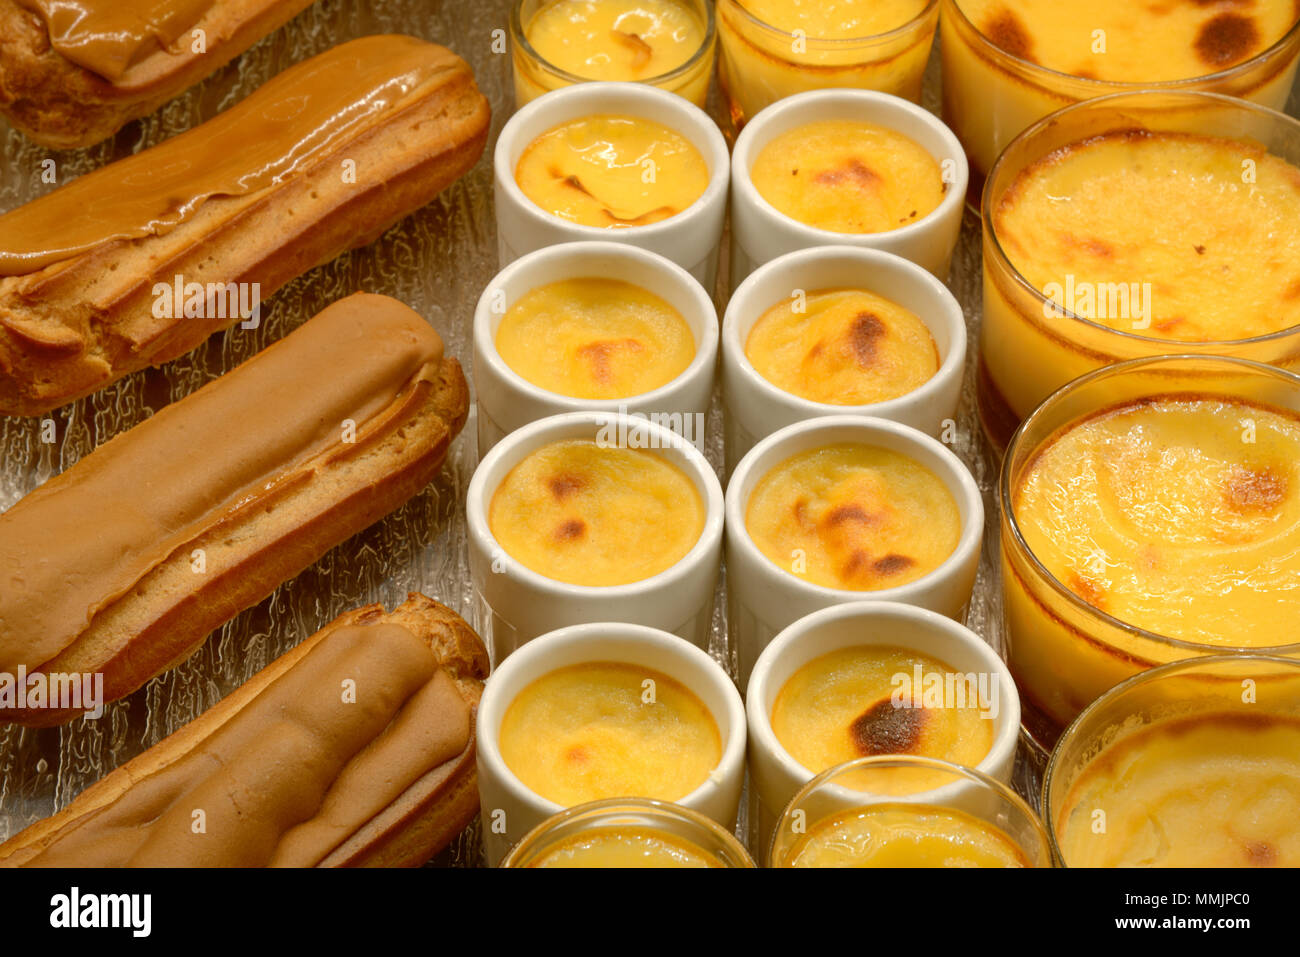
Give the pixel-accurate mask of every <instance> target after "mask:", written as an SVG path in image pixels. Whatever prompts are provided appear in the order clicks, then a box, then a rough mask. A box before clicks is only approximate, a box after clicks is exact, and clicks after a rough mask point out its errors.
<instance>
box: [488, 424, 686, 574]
mask: <svg viewBox="0 0 1300 957" xmlns="http://www.w3.org/2000/svg"><path fill="white" fill-rule="evenodd" d="M488 525H489V528H490V530H491V532H492V535H493V537H494V538H496V540H497V542H499V543H500V545H501V547H502V548H503V549H505V551H506V553H507V554H508V555H510V556H511V557H512V558H514V559H515V560H516V561H518V562H519V563H520V564H522V565H523V566H524V567H526V568H530V569H532V570H533V571H535V572H537V573H538V574H541V575H545V576H546V577H547V578H552V579H555V580H556V581H562V582H567V583H569V584H572V585H592V586H608V585H624V584H628V583H630V582H636V581H641V580H643V579H646V578H650V577H651V576H653V575H657V574H659V573H660V572H662V571H665V570H667V569H669V568H671V567H672V566H673V565H675V564H677V562H679V561H680V560H681V559H682V558H684V557H685V556H686V554H687V553H688V552H689V551H690V550H691V549H692V548H694V547H695V543H696V542H697V541H699V538H700V534H701V533H702V532H703V531H704V501H703V499H702V498H701V497H700V493H699V490H698V489H696V487H695V483H694V482H692V481H691V479H690V478H689V477H688V476H687V475H686V473H685V472H683V471H682V470H681V469H679V468H678V467H677V466H676V465H674V464H672V463H671V462H669V461H667V460H666V459H664V458H662V457H661V456H659V455H656V454H655V453H654V452H650V451H646V450H644V449H625V448H614V447H610V448H603V447H601V446H600V445H599V444H598V443H597V442H596V441H595V440H592V439H566V440H562V441H558V442H552V443H551V444H549V445H545V446H543V447H542V448H540V449H537V450H536V451H534V452H532V453H531V454H529V455H528V456H527V457H525V458H524V459H523V461H521V462H520V463H519V464H518V465H516V466H515V467H514V468H513V469H511V470H510V472H509V474H508V475H506V477H505V479H504V480H503V481H502V483H501V485H500V486H499V487H498V488H497V490H496V492H495V493H494V494H493V496H492V501H491V504H490V506H489V509H488Z"/></svg>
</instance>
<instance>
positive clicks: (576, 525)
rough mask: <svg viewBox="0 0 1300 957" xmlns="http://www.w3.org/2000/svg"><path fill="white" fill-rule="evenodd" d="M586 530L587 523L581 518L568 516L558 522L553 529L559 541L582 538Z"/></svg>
mask: <svg viewBox="0 0 1300 957" xmlns="http://www.w3.org/2000/svg"><path fill="white" fill-rule="evenodd" d="M586 531H587V525H586V523H585V522H583V521H582V520H581V519H578V518H570V519H567V520H565V521H563V522H561V523H560V524H559V527H557V528H556V529H555V537H556V539H557V540H559V541H561V542H572V541H574V540H576V539H579V538H582V536H583V535H584V534H585V533H586Z"/></svg>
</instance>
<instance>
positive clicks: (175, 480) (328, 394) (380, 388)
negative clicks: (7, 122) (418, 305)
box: [0, 295, 442, 672]
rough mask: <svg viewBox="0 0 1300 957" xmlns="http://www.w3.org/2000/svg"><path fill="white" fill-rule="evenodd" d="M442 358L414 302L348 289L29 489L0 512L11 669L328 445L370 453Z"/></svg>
mask: <svg viewBox="0 0 1300 957" xmlns="http://www.w3.org/2000/svg"><path fill="white" fill-rule="evenodd" d="M363 360H364V361H363ZM441 361H442V341H441V339H440V338H439V337H438V334H437V333H436V332H434V331H433V329H432V328H431V327H430V326H429V325H428V324H427V323H425V322H424V320H423V319H422V318H421V317H420V316H419V315H418V314H416V313H415V312H413V311H412V310H411V309H408V308H407V307H405V306H403V305H402V304H401V303H399V302H397V301H396V300H393V299H388V298H386V297H381V296H367V295H358V296H353V297H349V298H348V299H344V300H341V301H340V302H338V303H335V304H334V305H332V306H330V307H329V308H327V309H325V310H324V311H322V312H321V313H320V314H318V315H317V316H316V317H315V318H313V319H312V320H310V321H309V322H307V323H305V324H304V325H302V326H301V327H300V328H299V329H297V330H296V331H294V332H293V333H291V334H290V335H289V336H288V337H287V338H286V339H285V340H283V341H282V342H280V343H277V344H276V345H273V346H271V347H270V348H269V349H267V350H266V351H264V352H263V353H261V354H260V355H259V356H258V357H257V358H255V359H254V360H252V361H250V362H247V363H245V364H244V365H241V366H239V367H238V368H237V369H235V370H234V371H232V372H230V373H228V374H227V375H225V376H223V377H221V378H220V379H218V380H216V381H214V382H212V383H210V384H208V385H207V386H205V387H204V388H203V389H201V390H199V391H198V392H196V393H194V394H193V395H191V396H189V397H188V398H187V399H186V400H185V401H184V402H181V403H177V404H173V405H170V406H168V407H167V408H165V409H163V410H162V411H160V412H158V413H156V414H155V415H154V416H153V417H152V418H150V419H147V420H146V421H144V422H143V423H141V424H140V425H138V426H137V427H135V428H134V429H132V430H130V431H129V432H126V433H123V434H121V435H119V436H117V437H115V438H114V439H112V440H111V441H109V442H107V443H105V444H104V445H102V446H100V447H99V448H98V449H96V450H95V451H94V452H92V453H91V454H90V455H88V456H87V457H86V458H84V459H82V460H81V461H80V462H79V463H78V464H77V465H75V466H73V467H72V468H70V469H69V470H67V471H66V472H64V473H62V474H61V475H58V476H56V477H54V478H52V479H50V480H49V481H48V482H46V483H45V484H44V485H42V486H41V487H39V488H38V489H36V490H35V491H34V492H32V493H31V494H29V495H27V496H26V497H24V498H23V499H21V500H20V501H19V502H18V503H17V504H16V505H14V506H13V507H12V508H10V509H9V510H8V511H6V512H4V513H3V514H0V582H4V584H5V587H4V589H3V590H2V591H0V670H6V671H11V672H12V671H13V670H14V669H16V668H17V666H19V665H24V666H26V667H28V668H29V669H30V668H34V667H36V666H39V665H41V664H43V663H45V662H47V661H49V660H50V659H52V658H54V656H55V655H57V654H58V653H59V652H60V651H62V650H63V648H64V647H65V643H66V642H67V641H68V640H69V638H70V637H71V638H74V639H75V636H76V635H78V634H79V633H80V632H81V631H82V630H83V629H84V628H85V627H86V625H87V624H88V623H89V621H90V620H91V618H92V617H93V616H94V615H95V613H96V612H97V611H98V610H100V609H101V608H103V607H105V606H106V605H108V604H110V603H112V602H113V601H114V600H116V599H117V598H119V597H121V596H123V595H124V594H126V593H128V592H129V591H130V590H131V588H132V587H134V586H135V584H136V583H137V582H138V581H140V579H141V578H142V577H143V576H144V575H145V574H146V573H147V572H148V571H149V570H150V569H152V568H154V567H155V566H157V565H159V564H160V563H161V562H163V561H165V560H166V559H167V558H168V557H169V556H170V555H171V554H172V553H173V551H174V550H175V549H176V548H178V547H179V546H181V545H183V544H184V543H185V542H187V541H189V540H190V539H191V537H192V536H193V535H194V534H195V532H196V531H197V530H198V529H200V528H203V527H208V526H209V525H211V524H212V523H213V522H214V516H216V517H218V518H219V517H220V516H221V515H222V514H223V513H224V514H226V515H232V514H234V513H235V512H237V511H238V510H241V509H250V508H257V507H261V506H260V504H259V503H260V502H261V501H262V500H263V499H267V498H270V499H272V500H273V499H274V497H275V495H276V492H277V490H279V489H283V488H288V487H293V486H294V485H296V484H299V483H303V482H310V481H311V480H312V474H313V473H312V469H311V468H310V467H309V466H310V463H311V462H312V461H313V460H316V459H318V458H319V457H320V456H322V455H326V454H328V455H331V456H333V457H335V458H342V457H345V456H352V455H358V454H364V452H365V450H366V448H367V447H368V436H369V435H371V434H372V433H373V432H374V431H375V430H376V429H377V428H378V427H379V426H380V425H381V424H382V423H383V422H384V421H385V420H386V419H387V418H388V417H389V416H391V415H396V414H400V413H401V410H402V409H403V407H404V405H405V404H406V402H407V401H408V400H410V399H411V398H413V397H416V396H417V394H418V393H420V389H421V384H422V383H433V382H435V381H436V379H437V376H438V371H439V367H440V365H441ZM347 420H351V421H352V422H353V423H355V427H356V441H355V442H353V443H348V444H344V443H343V442H342V438H343V431H342V430H343V428H344V423H345V421H347ZM200 445H201V446H202V447H203V448H206V449H208V450H209V451H208V453H207V454H199V452H198V448H199V446H200ZM178 450H182V451H187V453H188V454H178ZM88 516H93V517H94V522H95V534H94V535H87V534H86V522H87V519H88ZM34 555H38V556H40V560H39V561H33V560H32V556H34Z"/></svg>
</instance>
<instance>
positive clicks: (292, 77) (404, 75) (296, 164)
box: [0, 36, 453, 276]
mask: <svg viewBox="0 0 1300 957" xmlns="http://www.w3.org/2000/svg"><path fill="white" fill-rule="evenodd" d="M452 68H453V67H452V65H451V62H450V61H449V60H448V58H447V54H446V51H445V50H443V48H442V47H438V46H435V45H434V44H431V43H425V42H424V41H423V40H417V39H415V38H413V37H405V36H372V37H363V38H362V39H360V40H353V41H351V42H350V43H344V44H342V45H340V46H337V47H334V48H333V49H332V50H329V51H328V52H326V53H322V54H321V55H320V56H316V57H313V58H312V59H310V60H307V61H306V62H304V63H300V64H298V65H297V66H294V67H290V68H289V69H288V70H285V71H284V72H283V73H281V74H280V75H278V76H276V77H275V78H273V79H271V80H269V81H268V82H267V83H265V84H264V85H263V86H262V87H260V88H259V89H258V90H257V91H256V92H255V93H253V94H252V95H251V96H249V97H247V98H246V99H244V100H242V101H240V102H239V103H237V104H236V105H235V106H232V107H231V108H230V109H228V110H226V111H225V112H224V113H221V114H220V115H218V116H216V117H214V118H213V119H211V120H209V121H208V122H206V123H204V124H203V125H201V126H198V127H195V128H194V129H192V130H189V131H188V132H185V133H182V134H180V135H179V136H175V137H172V138H171V139H169V140H167V141H166V142H163V143H160V144H158V145H157V146H154V147H152V148H151V149H147V150H145V151H143V152H141V153H137V154H136V155H134V156H130V157H127V158H126V159H123V160H119V161H117V162H116V163H111V164H109V165H108V166H104V167H102V168H100V169H97V170H95V171H94V172H91V173H87V174H86V175H85V176H81V177H79V178H77V179H75V180H73V181H72V182H70V183H68V184H67V185H66V186H63V187H61V188H59V189H56V190H55V191H54V192H52V193H49V194H47V195H45V196H42V197H41V198H39V199H36V200H33V201H32V202H30V203H27V204H26V205H24V206H20V207H18V208H17V209H15V210H13V211H12V212H9V213H6V214H5V215H3V216H0V276H20V275H26V274H27V273H31V272H35V271H36V270H38V269H42V268H44V267H46V266H49V265H51V264H52V263H57V262H62V261H64V260H67V259H70V258H72V257H73V256H76V255H79V254H81V253H85V252H87V251H89V250H91V249H94V248H96V247H98V246H101V245H103V244H106V243H109V242H112V241H114V240H128V239H139V238H142V237H145V236H150V235H157V234H162V233H167V232H170V231H171V230H172V229H174V228H176V227H177V226H178V225H180V224H181V223H183V222H185V221H186V220H187V219H189V218H190V217H192V216H193V215H194V212H195V211H196V210H197V209H198V208H199V207H200V206H201V205H202V204H203V203H204V201H206V200H207V199H209V198H211V197H214V196H243V195H247V194H249V193H253V192H256V191H258V190H261V189H265V188H268V187H272V186H275V185H276V184H278V183H281V182H283V181H285V180H287V179H289V178H291V177H293V176H295V175H296V174H298V173H299V172H300V171H302V170H303V169H305V168H306V167H307V166H309V165H310V164H311V163H313V162H315V161H316V160H318V159H319V158H320V157H321V156H323V155H326V154H328V153H329V152H331V151H333V150H335V149H338V148H339V147H340V146H341V145H342V144H344V143H347V142H349V141H351V140H353V139H355V138H356V137H357V136H359V135H361V134H362V133H363V132H365V131H366V130H368V129H371V128H372V127H374V126H376V125H377V124H379V123H380V122H383V121H384V120H385V118H387V117H389V116H391V115H392V114H394V113H395V112H396V111H398V110H400V109H401V108H403V107H404V106H405V105H407V104H408V103H410V102H411V101H412V100H414V99H416V98H418V96H419V95H420V94H421V92H422V91H423V90H425V89H427V88H428V87H429V85H430V84H431V83H432V82H433V81H434V79H435V78H436V77H437V76H438V75H440V74H442V73H444V72H445V71H447V70H448V69H452ZM340 175H342V173H341V172H340Z"/></svg>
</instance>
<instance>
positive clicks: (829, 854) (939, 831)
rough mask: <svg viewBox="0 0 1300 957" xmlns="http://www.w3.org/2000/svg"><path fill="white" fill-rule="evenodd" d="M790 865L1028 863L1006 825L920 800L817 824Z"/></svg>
mask: <svg viewBox="0 0 1300 957" xmlns="http://www.w3.org/2000/svg"><path fill="white" fill-rule="evenodd" d="M787 866H790V867H1028V866H1030V862H1029V861H1028V860H1026V858H1025V855H1024V853H1023V852H1022V851H1021V850H1020V848H1019V847H1017V846H1016V844H1015V842H1013V841H1012V840H1011V838H1009V837H1008V836H1007V835H1005V834H1003V833H1002V831H1000V830H998V829H997V828H995V827H993V826H992V825H990V824H986V823H984V822H983V821H980V820H978V819H976V818H974V817H971V816H970V815H968V814H965V813H963V812H961V811H956V810H952V809H949V808H941V807H931V806H926V805H921V804H879V805H873V806H871V807H865V808H859V809H856V810H851V811H845V812H842V813H840V814H837V815H834V816H832V817H829V818H826V819H823V820H821V821H818V822H817V823H816V824H814V825H813V826H812V827H811V828H810V829H809V831H808V833H807V834H806V835H805V836H804V837H803V838H801V839H800V840H799V842H798V843H797V844H795V846H794V847H793V848H792V849H791V852H790V855H789V859H788V865H787Z"/></svg>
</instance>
